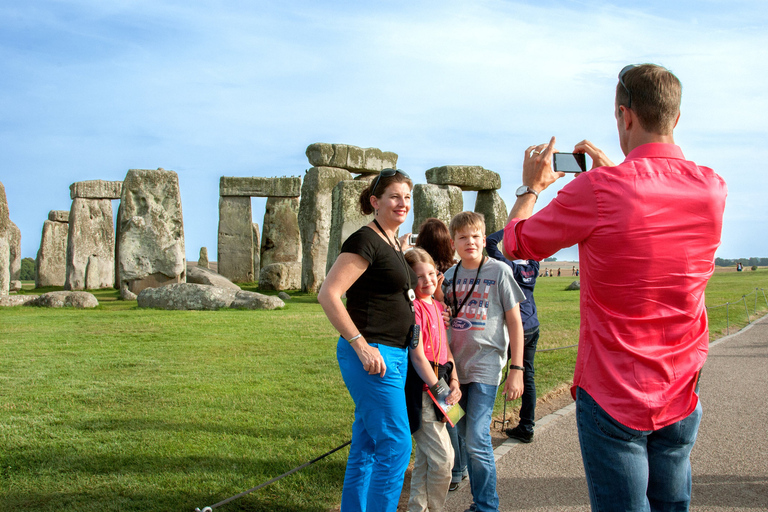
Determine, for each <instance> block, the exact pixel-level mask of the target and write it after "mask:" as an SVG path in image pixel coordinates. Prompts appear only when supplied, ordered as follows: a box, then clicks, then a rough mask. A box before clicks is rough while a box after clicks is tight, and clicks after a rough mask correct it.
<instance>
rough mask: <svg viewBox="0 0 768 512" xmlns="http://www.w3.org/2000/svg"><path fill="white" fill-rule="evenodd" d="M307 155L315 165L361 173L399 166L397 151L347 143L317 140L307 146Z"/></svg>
mask: <svg viewBox="0 0 768 512" xmlns="http://www.w3.org/2000/svg"><path fill="white" fill-rule="evenodd" d="M306 155H307V159H309V163H310V164H312V166H313V167H336V168H339V169H346V170H348V171H350V172H354V173H361V174H366V173H377V172H379V171H381V170H382V169H387V168H395V167H396V166H397V154H396V153H392V152H391V151H382V150H380V149H378V148H359V147H357V146H350V145H347V144H327V143H324V142H317V143H315V144H310V145H309V147H307V151H306Z"/></svg>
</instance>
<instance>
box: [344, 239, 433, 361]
mask: <svg viewBox="0 0 768 512" xmlns="http://www.w3.org/2000/svg"><path fill="white" fill-rule="evenodd" d="M341 252H349V253H353V254H357V255H359V256H361V257H362V258H363V259H365V261H367V262H368V263H370V265H368V268H367V269H365V272H363V275H361V276H360V277H359V278H358V279H357V281H355V282H354V283H353V284H352V286H350V287H349V290H347V312H348V313H349V316H350V318H352V321H353V322H354V323H355V326H356V327H357V328H358V329H359V330H360V332H361V333H362V334H363V336H364V337H365V340H366V341H368V342H369V343H380V344H382V345H388V346H391V347H400V348H405V347H406V346H407V345H408V339H407V338H408V332H409V331H410V328H411V326H412V325H413V324H414V321H415V318H414V314H413V311H412V310H411V304H410V301H409V300H408V295H407V290H408V277H407V274H406V272H408V273H409V274H410V276H411V287H412V288H413V287H415V286H416V281H417V280H418V278H417V277H416V274H415V273H414V272H413V270H411V267H410V266H409V265H408V264H407V263H406V262H405V260H404V258H403V257H402V255H400V254H398V252H395V249H394V248H393V247H392V246H391V245H389V244H388V243H387V242H385V241H384V239H383V238H381V237H380V236H379V235H378V234H377V233H376V232H375V231H374V230H373V229H371V228H370V227H368V226H363V227H362V228H360V229H359V230H357V231H355V232H354V233H352V234H351V235H350V236H349V238H347V239H346V240H345V241H344V244H343V245H342V246H341Z"/></svg>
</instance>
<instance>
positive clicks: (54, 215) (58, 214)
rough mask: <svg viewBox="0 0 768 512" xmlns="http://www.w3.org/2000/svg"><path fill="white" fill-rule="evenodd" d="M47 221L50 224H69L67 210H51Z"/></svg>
mask: <svg viewBox="0 0 768 512" xmlns="http://www.w3.org/2000/svg"><path fill="white" fill-rule="evenodd" d="M48 220H50V221H52V222H69V210H51V211H50V212H48Z"/></svg>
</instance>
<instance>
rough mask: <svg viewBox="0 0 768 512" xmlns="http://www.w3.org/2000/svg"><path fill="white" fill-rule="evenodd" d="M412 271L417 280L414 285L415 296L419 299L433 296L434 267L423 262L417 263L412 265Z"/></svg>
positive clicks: (434, 288) (434, 282)
mask: <svg viewBox="0 0 768 512" xmlns="http://www.w3.org/2000/svg"><path fill="white" fill-rule="evenodd" d="M413 271H414V272H415V273H416V277H418V278H419V281H418V283H417V284H416V289H415V290H414V291H415V292H416V296H417V297H418V298H420V299H423V298H425V297H430V296H432V295H434V293H435V290H436V289H437V270H435V266H434V265H431V264H429V263H425V262H418V263H415V264H414V265H413Z"/></svg>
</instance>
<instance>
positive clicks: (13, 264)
mask: <svg viewBox="0 0 768 512" xmlns="http://www.w3.org/2000/svg"><path fill="white" fill-rule="evenodd" d="M8 224H9V227H10V229H9V230H8V233H9V237H8V259H9V261H10V266H9V268H8V274H9V277H10V283H9V285H8V290H9V291H12V292H18V291H20V290H21V230H20V229H19V226H17V225H16V224H14V223H13V221H12V220H10V219H9V220H8Z"/></svg>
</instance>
